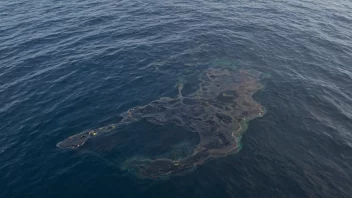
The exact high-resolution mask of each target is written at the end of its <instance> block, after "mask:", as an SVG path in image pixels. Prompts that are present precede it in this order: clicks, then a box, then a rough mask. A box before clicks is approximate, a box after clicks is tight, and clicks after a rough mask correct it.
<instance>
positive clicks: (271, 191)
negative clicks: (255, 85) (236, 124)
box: [0, 0, 352, 198]
mask: <svg viewBox="0 0 352 198" xmlns="http://www.w3.org/2000/svg"><path fill="white" fill-rule="evenodd" d="M351 24H352V3H351V2H350V1H347V0H338V1H330V0H328V1H321V2H316V1H296V0H294V1H270V2H269V1H169V0H166V1H149V0H146V1H137V0H130V1H111V0H103V1H93V0H91V1H77V0H73V1H69V2H63V1H60V2H59V1H50V0H39V1H23V0H15V1H9V0H5V1H1V2H0V99H1V105H0V118H1V119H0V120H1V121H0V175H1V177H0V189H1V191H0V197H23V196H24V195H25V196H27V197H48V196H50V197H75V198H77V197H241V198H242V197H280V198H281V197H351V196H352V190H351V188H350V184H351V183H352V168H351V164H352V132H351V129H352V122H351V118H352V113H351V112H352V105H351V104H352V100H351V97H352V91H351V90H352V68H351V64H352V58H351V57H352V25H351ZM214 68H221V69H223V70H225V69H226V68H228V70H233V71H240V70H247V71H259V72H261V73H263V74H264V76H266V77H267V78H265V79H262V80H261V81H260V82H261V83H262V84H264V85H265V87H264V89H263V90H261V91H260V92H257V93H255V94H254V96H253V97H254V99H255V101H257V102H258V103H260V104H261V105H263V106H264V107H265V108H266V109H267V113H266V114H265V116H263V117H261V118H256V119H254V120H252V121H251V122H250V124H249V127H248V129H247V132H246V133H245V134H244V136H243V137H242V140H241V141H242V144H243V148H242V149H241V151H240V152H238V153H237V154H235V155H229V156H225V157H222V158H216V159H213V160H210V161H208V162H206V163H203V164H202V165H200V166H198V167H197V168H196V169H195V170H193V171H189V172H187V174H182V176H175V177H171V178H169V179H168V180H157V181H154V180H150V179H143V180H141V179H136V177H134V176H131V172H133V170H130V169H129V167H128V165H126V163H124V162H126V161H127V162H131V161H135V160H136V159H152V158H153V157H154V158H168V159H172V160H175V159H182V158H184V157H185V156H188V155H190V154H191V153H192V151H193V150H194V149H195V148H196V147H197V144H198V143H199V142H200V141H201V139H200V138H199V137H198V136H197V134H196V133H192V132H189V130H187V129H185V128H182V127H180V126H178V125H177V123H168V124H165V125H161V126H159V125H156V124H155V123H150V122H143V121H141V122H136V123H133V124H131V125H128V126H125V127H123V128H121V129H120V130H119V131H118V132H115V133H109V134H106V135H103V136H99V137H97V138H94V139H92V141H90V140H88V141H87V142H86V143H85V145H84V146H85V148H83V149H78V150H77V149H76V150H66V149H59V148H57V147H56V146H55V145H56V144H57V142H59V141H61V140H63V139H65V138H66V137H68V136H71V135H74V134H76V133H78V132H81V131H85V130H89V129H95V128H99V127H101V126H108V125H110V124H113V123H117V122H119V121H121V117H120V114H121V113H123V112H127V111H128V110H129V109H131V108H133V107H136V106H143V105H146V104H149V103H150V102H152V101H158V99H159V98H161V97H168V98H177V97H178V93H179V92H178V88H177V85H179V84H183V85H184V87H183V89H182V94H183V95H184V96H188V95H191V94H192V93H195V92H196V91H197V90H198V89H199V83H200V81H199V76H200V75H201V74H202V73H204V72H205V71H208V70H209V69H210V70H211V69H214ZM121 164H122V165H123V166H124V167H125V166H126V167H125V169H121ZM127 164H128V163H127Z"/></svg>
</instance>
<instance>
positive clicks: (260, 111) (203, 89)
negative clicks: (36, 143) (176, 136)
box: [57, 69, 265, 178]
mask: <svg viewBox="0 0 352 198" xmlns="http://www.w3.org/2000/svg"><path fill="white" fill-rule="evenodd" d="M259 76H260V73H257V72H253V71H252V72H249V71H246V70H230V69H208V70H206V71H205V73H204V75H202V76H201V77H200V85H199V89H198V90H197V91H196V92H194V93H192V94H190V95H188V96H183V95H182V88H183V87H182V85H179V86H178V96H177V97H176V98H168V97H165V98H160V99H159V100H155V101H152V102H151V103H149V104H147V105H145V106H138V107H133V108H131V109H129V110H128V111H126V112H124V113H122V114H121V116H122V120H121V121H120V122H119V123H117V124H111V125H108V126H105V127H101V128H98V129H95V130H92V131H87V132H83V133H80V134H77V135H74V136H71V137H68V138H67V139H65V140H63V141H62V142H59V143H58V144H57V146H58V147H60V148H77V147H80V146H82V145H83V144H84V143H85V142H86V141H87V140H89V139H90V138H94V137H96V136H99V135H100V134H104V133H108V132H111V131H113V130H116V129H118V127H120V126H122V125H126V124H129V123H131V122H135V121H140V120H142V119H145V120H147V121H149V122H151V123H154V124H157V125H165V124H168V123H174V124H176V125H178V126H180V127H183V128H185V129H187V130H189V131H192V132H196V133H198V134H199V137H200V142H199V144H198V145H197V146H196V148H195V149H194V151H193V153H192V154H191V155H189V156H186V157H184V158H182V159H179V160H177V161H174V160H171V159H164V158H163V159H162V158H159V159H153V160H151V159H134V160H129V161H128V162H126V163H125V168H126V169H130V170H131V169H133V170H134V171H135V172H136V173H137V174H138V175H139V176H141V177H144V178H161V177H164V176H167V175H170V174H181V173H183V172H184V171H188V170H192V169H194V168H195V167H196V166H197V165H200V164H202V163H204V162H205V161H206V160H207V159H209V158H216V157H220V156H225V155H229V154H233V153H236V152H237V151H238V150H239V149H240V139H241V136H242V133H243V132H244V131H245V130H246V129H247V126H248V121H250V120H251V119H254V118H256V117H261V116H263V115H264V113H265V110H264V108H263V107H262V106H261V105H260V104H259V103H257V102H256V101H255V100H254V99H253V98H252V95H253V94H254V93H255V92H257V91H258V90H260V89H261V88H262V87H263V86H262V85H261V84H260V83H259V82H258V80H259Z"/></svg>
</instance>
